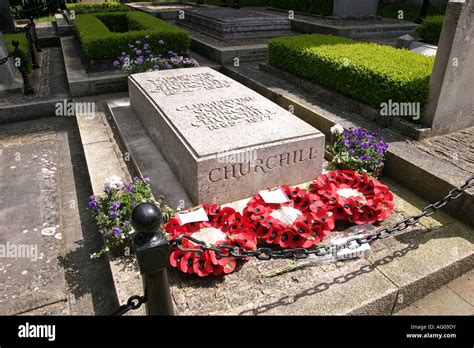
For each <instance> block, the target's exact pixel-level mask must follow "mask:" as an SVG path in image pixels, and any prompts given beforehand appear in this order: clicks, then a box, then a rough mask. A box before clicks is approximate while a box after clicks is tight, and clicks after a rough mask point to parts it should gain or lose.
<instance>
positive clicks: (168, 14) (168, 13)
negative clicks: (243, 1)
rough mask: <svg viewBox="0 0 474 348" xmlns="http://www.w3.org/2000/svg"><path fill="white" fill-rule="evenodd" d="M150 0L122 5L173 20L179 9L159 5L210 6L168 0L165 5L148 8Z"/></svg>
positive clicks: (176, 16) (176, 17)
mask: <svg viewBox="0 0 474 348" xmlns="http://www.w3.org/2000/svg"><path fill="white" fill-rule="evenodd" d="M151 4H154V3H151V2H140V1H137V2H129V3H124V5H126V6H128V7H130V8H132V9H134V10H138V11H142V12H145V13H148V14H149V15H152V16H155V17H158V18H161V19H164V20H174V19H178V16H179V10H178V9H159V8H160V7H163V6H166V5H184V7H183V8H190V7H210V6H209V5H204V4H202V5H197V4H195V3H192V2H190V1H185V2H177V1H170V2H167V3H166V5H160V4H159V3H158V5H156V6H153V7H156V9H149V8H147V6H152V5H151Z"/></svg>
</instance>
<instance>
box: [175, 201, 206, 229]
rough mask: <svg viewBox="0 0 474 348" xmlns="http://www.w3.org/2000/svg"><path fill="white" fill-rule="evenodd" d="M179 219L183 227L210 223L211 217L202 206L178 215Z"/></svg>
mask: <svg viewBox="0 0 474 348" xmlns="http://www.w3.org/2000/svg"><path fill="white" fill-rule="evenodd" d="M178 219H179V223H180V224H181V226H182V225H186V224H189V223H191V222H201V221H209V216H207V213H206V211H205V210H204V208H203V207H202V206H201V207H196V208H194V209H192V210H186V211H183V212H180V213H178Z"/></svg>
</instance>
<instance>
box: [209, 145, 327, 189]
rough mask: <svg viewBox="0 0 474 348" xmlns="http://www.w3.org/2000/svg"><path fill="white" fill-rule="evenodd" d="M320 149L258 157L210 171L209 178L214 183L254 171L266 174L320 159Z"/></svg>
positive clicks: (313, 148) (312, 148) (243, 175)
mask: <svg viewBox="0 0 474 348" xmlns="http://www.w3.org/2000/svg"><path fill="white" fill-rule="evenodd" d="M318 158H319V157H318V149H317V148H315V147H311V148H307V149H302V150H296V151H291V152H283V153H280V154H278V155H271V156H268V157H266V158H264V159H261V158H258V159H256V160H255V161H248V162H242V163H235V164H231V165H227V166H223V167H219V168H214V169H212V170H211V171H209V175H208V179H209V181H210V182H212V183H216V182H220V181H224V180H230V179H235V178H238V177H245V176H247V175H249V174H253V173H263V174H266V173H268V172H270V171H272V170H278V169H279V168H281V167H289V166H292V165H296V164H298V163H302V162H306V161H312V160H315V159H318Z"/></svg>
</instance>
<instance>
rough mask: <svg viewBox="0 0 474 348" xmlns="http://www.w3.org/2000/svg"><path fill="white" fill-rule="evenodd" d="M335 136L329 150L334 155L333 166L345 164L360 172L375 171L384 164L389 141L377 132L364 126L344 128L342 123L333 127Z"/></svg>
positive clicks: (332, 131) (332, 130)
mask: <svg viewBox="0 0 474 348" xmlns="http://www.w3.org/2000/svg"><path fill="white" fill-rule="evenodd" d="M331 133H332V134H333V137H334V138H335V141H334V143H333V144H332V146H331V147H330V148H329V151H330V152H331V153H332V154H333V155H334V158H333V159H332V161H331V164H332V165H333V166H336V167H338V166H341V165H342V166H344V167H347V168H349V169H352V170H355V171H356V172H359V173H373V172H375V171H376V170H377V169H379V167H380V166H381V165H382V164H383V162H384V160H385V152H386V151H387V149H388V145H387V143H386V142H385V141H384V139H383V138H382V137H380V136H379V135H378V134H377V132H370V131H368V130H367V129H364V128H351V129H347V130H344V129H343V128H342V127H341V126H340V125H335V126H334V127H332V128H331Z"/></svg>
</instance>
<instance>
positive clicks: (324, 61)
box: [268, 34, 434, 108]
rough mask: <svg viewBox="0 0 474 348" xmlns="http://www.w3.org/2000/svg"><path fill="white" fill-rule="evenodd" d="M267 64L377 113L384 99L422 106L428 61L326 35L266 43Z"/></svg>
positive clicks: (404, 52) (428, 58)
mask: <svg viewBox="0 0 474 348" xmlns="http://www.w3.org/2000/svg"><path fill="white" fill-rule="evenodd" d="M268 55H269V62H270V64H272V65H274V66H275V67H278V68H280V69H283V70H286V71H288V72H291V73H293V74H295V75H298V76H301V77H304V78H307V79H309V80H311V81H315V82H318V83H320V84H322V85H324V86H326V87H329V88H332V89H334V90H336V91H338V92H340V93H342V94H345V95H347V96H350V97H353V98H354V99H357V100H360V101H362V102H365V103H367V104H369V105H370V106H372V107H375V108H379V107H380V105H381V104H382V103H384V102H387V101H388V100H392V101H394V102H418V103H420V105H422V107H423V106H424V104H425V102H426V100H427V98H428V91H429V79H430V76H431V71H432V69H433V64H434V57H426V56H423V55H421V54H418V53H415V52H410V51H407V50H401V49H396V48H393V47H390V46H381V45H378V44H374V43H366V42H357V41H353V40H350V39H346V38H343V37H339V36H332V35H321V34H312V35H300V36H289V37H280V38H276V39H272V40H270V42H269V52H268Z"/></svg>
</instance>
